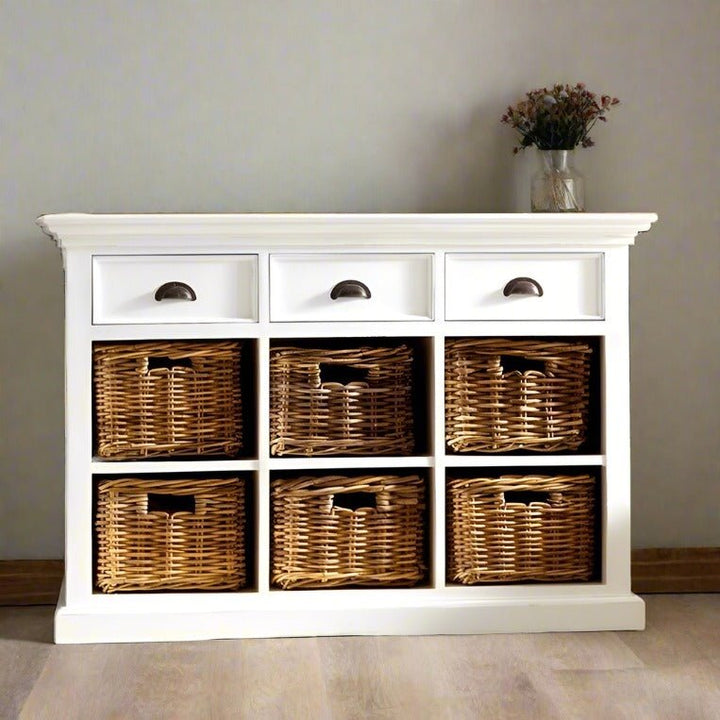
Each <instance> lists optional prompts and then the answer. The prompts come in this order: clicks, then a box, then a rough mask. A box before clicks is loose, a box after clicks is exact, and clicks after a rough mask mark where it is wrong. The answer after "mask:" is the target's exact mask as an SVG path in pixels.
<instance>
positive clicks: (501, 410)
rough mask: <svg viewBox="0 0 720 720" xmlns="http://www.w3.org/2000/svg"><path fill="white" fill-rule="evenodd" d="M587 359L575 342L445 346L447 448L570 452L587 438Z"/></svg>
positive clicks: (472, 341) (470, 341)
mask: <svg viewBox="0 0 720 720" xmlns="http://www.w3.org/2000/svg"><path fill="white" fill-rule="evenodd" d="M591 352H592V350H591V348H590V347H589V346H588V345H586V344H585V343H580V342H549V341H543V340H504V339H494V338H490V339H484V338H463V339H455V340H448V341H447V343H446V346H445V428H446V440H447V444H448V446H449V447H450V448H451V449H452V450H454V451H456V452H507V451H509V450H521V449H524V450H535V451H539V452H552V451H558V450H576V449H577V448H579V447H580V445H582V443H583V442H584V441H585V439H586V436H587V422H588V403H589V395H590V390H589V377H590V354H591Z"/></svg>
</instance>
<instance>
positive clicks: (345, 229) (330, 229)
mask: <svg viewBox="0 0 720 720" xmlns="http://www.w3.org/2000/svg"><path fill="white" fill-rule="evenodd" d="M656 220H657V215H655V214H654V213H560V214H555V213H397V214H395V213H366V214H350V213H348V214H342V213H337V214H330V213H324V214H301V213H242V214H231V213H226V214H176V213H162V214H144V213H143V214H86V213H61V214H53V215H43V216H41V217H39V218H38V219H37V223H38V225H39V226H40V227H41V228H42V229H43V231H44V232H46V233H47V234H48V235H50V236H51V237H53V238H54V239H55V241H56V242H57V243H58V245H59V246H60V247H63V248H70V247H75V246H77V247H85V248H89V247H109V246H117V247H120V246H122V247H133V246H137V247H146V246H153V247H162V246H164V245H165V244H166V243H167V244H168V247H170V246H172V247H175V248H176V249H182V248H190V247H202V246H204V245H208V244H209V245H216V246H231V245H232V244H233V243H238V242H240V243H242V244H244V245H248V246H253V245H254V246H271V247H272V246H302V245H305V246H307V245H316V246H317V245H322V246H332V245H338V246H342V245H346V244H348V243H349V242H352V241H357V243H358V244H359V245H375V246H383V245H385V246H388V245H394V246H397V245H407V246H412V245H415V246H418V245H434V246H441V247H444V246H452V245H463V246H468V245H475V244H479V245H482V246H490V245H494V244H502V245H509V244H517V245H519V246H520V245H523V246H533V245H546V246H547V245H553V244H560V243H562V244H567V243H570V244H575V245H631V244H632V243H633V242H634V239H635V237H636V235H637V234H638V233H640V232H644V231H646V230H649V229H650V226H651V225H652V223H653V222H655V221H656Z"/></svg>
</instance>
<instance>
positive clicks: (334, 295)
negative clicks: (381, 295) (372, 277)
mask: <svg viewBox="0 0 720 720" xmlns="http://www.w3.org/2000/svg"><path fill="white" fill-rule="evenodd" d="M341 297H349V298H366V299H367V298H371V297H372V293H371V292H370V288H369V287H368V286H367V285H366V284H365V283H362V282H360V281H359V280H342V281H341V282H339V283H338V284H337V285H335V287H334V288H333V289H332V290H331V291H330V299H331V300H337V299H338V298H341Z"/></svg>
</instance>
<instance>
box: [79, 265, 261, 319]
mask: <svg viewBox="0 0 720 720" xmlns="http://www.w3.org/2000/svg"><path fill="white" fill-rule="evenodd" d="M212 322H257V255H100V256H96V257H94V258H93V323H95V324H96V325H103V324H123V323H212Z"/></svg>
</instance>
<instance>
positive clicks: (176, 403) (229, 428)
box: [93, 341, 242, 460]
mask: <svg viewBox="0 0 720 720" xmlns="http://www.w3.org/2000/svg"><path fill="white" fill-rule="evenodd" d="M240 353H241V347H240V343H239V342H237V341H213V342H186V341H170V342H142V343H136V344H128V343H98V344H96V345H95V346H94V347H93V358H94V383H95V415H96V428H97V454H98V455H99V456H100V457H103V458H109V459H113V460H127V459H133V458H145V457H151V456H169V455H236V454H237V453H238V452H239V450H240V449H241V446H242V440H241V438H242V406H241V384H240Z"/></svg>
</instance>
